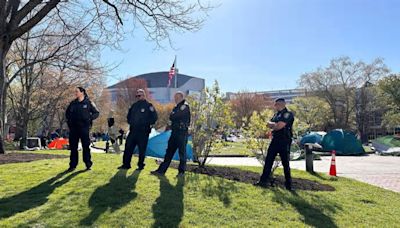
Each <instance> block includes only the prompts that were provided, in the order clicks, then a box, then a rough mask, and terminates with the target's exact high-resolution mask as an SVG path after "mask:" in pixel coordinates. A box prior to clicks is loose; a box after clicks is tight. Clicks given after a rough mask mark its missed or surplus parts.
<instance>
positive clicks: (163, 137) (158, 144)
mask: <svg viewBox="0 0 400 228" xmlns="http://www.w3.org/2000/svg"><path fill="white" fill-rule="evenodd" d="M170 136H171V131H165V132H163V133H161V134H158V135H156V136H154V137H151V138H150V139H149V142H148V144H147V150H146V155H147V156H150V157H156V158H164V155H165V153H166V149H167V146H168V139H169V137H170ZM189 140H190V138H189ZM186 157H187V159H188V160H193V151H192V147H191V146H190V145H189V144H188V145H187V146H186ZM172 159H173V160H179V154H178V151H177V152H176V153H175V155H174V157H173V158H172Z"/></svg>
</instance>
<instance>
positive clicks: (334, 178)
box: [310, 172, 337, 181]
mask: <svg viewBox="0 0 400 228" xmlns="http://www.w3.org/2000/svg"><path fill="white" fill-rule="evenodd" d="M310 174H311V175H313V176H314V177H318V178H319V179H321V180H326V181H337V177H332V176H328V177H324V176H321V174H319V173H317V172H313V173H310Z"/></svg>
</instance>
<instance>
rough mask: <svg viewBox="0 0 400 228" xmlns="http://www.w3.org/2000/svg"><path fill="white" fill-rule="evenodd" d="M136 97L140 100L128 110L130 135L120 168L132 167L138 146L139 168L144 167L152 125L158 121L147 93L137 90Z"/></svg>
mask: <svg viewBox="0 0 400 228" xmlns="http://www.w3.org/2000/svg"><path fill="white" fill-rule="evenodd" d="M136 98H137V99H138V101H137V102H135V103H134V104H133V105H132V106H131V108H130V109H129V112H128V116H127V119H128V123H129V125H130V128H129V135H128V138H127V139H126V144H125V151H124V156H123V161H122V162H123V163H122V165H121V166H120V167H118V169H130V168H131V160H132V155H133V152H134V150H135V147H136V146H138V148H139V162H138V168H137V169H138V170H142V169H143V168H144V166H145V164H144V159H145V155H146V148H147V142H148V140H149V134H150V131H151V126H152V125H153V124H155V122H156V121H157V112H156V110H155V109H154V107H153V105H152V104H151V103H149V102H148V101H147V100H146V93H145V92H144V90H143V89H138V90H137V91H136Z"/></svg>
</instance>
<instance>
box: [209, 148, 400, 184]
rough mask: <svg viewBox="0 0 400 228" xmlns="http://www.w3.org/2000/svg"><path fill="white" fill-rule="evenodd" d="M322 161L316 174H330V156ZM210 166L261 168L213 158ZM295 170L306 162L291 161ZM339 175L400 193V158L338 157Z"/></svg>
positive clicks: (251, 163) (247, 161)
mask: <svg viewBox="0 0 400 228" xmlns="http://www.w3.org/2000/svg"><path fill="white" fill-rule="evenodd" d="M321 158H322V160H321V161H314V170H315V171H316V172H321V173H328V172H329V168H330V159H331V157H330V156H323V157H321ZM209 164H215V165H227V166H239V165H245V166H261V164H260V163H259V162H258V161H257V159H255V158H211V160H210V161H209ZM290 166H291V167H292V168H293V169H300V170H305V162H304V160H302V161H291V162H290ZM336 170H337V175H338V176H341V177H349V178H353V179H356V180H359V181H362V182H365V183H369V184H372V185H375V186H379V187H382V188H385V189H389V190H392V191H395V192H400V157H392V156H378V155H369V156H361V157H360V156H358V157H348V156H344V157H343V156H338V157H336Z"/></svg>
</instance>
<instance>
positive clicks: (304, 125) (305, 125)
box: [289, 97, 332, 131]
mask: <svg viewBox="0 0 400 228" xmlns="http://www.w3.org/2000/svg"><path fill="white" fill-rule="evenodd" d="M289 109H290V110H291V111H293V112H294V114H295V116H296V121H295V125H297V126H294V129H295V130H296V131H304V130H323V129H325V128H326V126H327V125H328V124H329V122H330V121H331V120H332V113H331V110H330V107H329V104H328V103H327V102H326V101H324V100H323V99H321V98H319V97H298V98H295V99H294V100H293V103H292V104H290V105H289Z"/></svg>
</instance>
